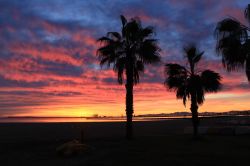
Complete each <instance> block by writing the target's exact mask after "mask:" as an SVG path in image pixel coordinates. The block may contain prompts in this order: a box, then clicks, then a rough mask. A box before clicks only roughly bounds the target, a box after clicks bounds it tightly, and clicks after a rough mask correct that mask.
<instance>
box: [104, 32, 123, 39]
mask: <svg viewBox="0 0 250 166" xmlns="http://www.w3.org/2000/svg"><path fill="white" fill-rule="evenodd" d="M107 36H108V37H110V38H111V39H113V40H114V41H120V40H121V39H122V36H121V35H120V33H118V32H108V33H107Z"/></svg>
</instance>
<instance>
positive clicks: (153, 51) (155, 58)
mask: <svg viewBox="0 0 250 166" xmlns="http://www.w3.org/2000/svg"><path fill="white" fill-rule="evenodd" d="M160 51H161V49H160V48H159V46H158V43H157V40H155V39H146V40H144V41H143V42H142V43H141V45H140V47H139V49H138V51H137V53H138V56H139V58H140V60H141V61H142V62H144V63H145V64H151V63H156V62H160V61H161V58H160Z"/></svg>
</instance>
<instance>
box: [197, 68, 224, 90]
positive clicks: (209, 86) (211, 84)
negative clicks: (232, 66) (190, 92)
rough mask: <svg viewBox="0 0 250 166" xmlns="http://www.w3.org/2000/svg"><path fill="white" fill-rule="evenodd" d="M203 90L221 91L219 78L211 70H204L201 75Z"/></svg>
mask: <svg viewBox="0 0 250 166" xmlns="http://www.w3.org/2000/svg"><path fill="white" fill-rule="evenodd" d="M201 80H202V85H203V89H204V90H205V91H206V92H217V91H219V90H220V89H221V83H220V81H221V76H220V75H219V74H218V73H216V72H214V71H211V70H204V71H203V72H202V73H201Z"/></svg>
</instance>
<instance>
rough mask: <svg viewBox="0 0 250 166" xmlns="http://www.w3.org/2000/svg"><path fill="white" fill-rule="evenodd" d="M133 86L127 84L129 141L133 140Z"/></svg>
mask: <svg viewBox="0 0 250 166" xmlns="http://www.w3.org/2000/svg"><path fill="white" fill-rule="evenodd" d="M133 112H134V109H133V84H132V85H131V84H130V83H127V84H126V115H127V124H126V138H127V139H128V140H130V139H132V138H133V123H132V120H133Z"/></svg>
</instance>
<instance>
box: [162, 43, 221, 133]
mask: <svg viewBox="0 0 250 166" xmlns="http://www.w3.org/2000/svg"><path fill="white" fill-rule="evenodd" d="M184 53H185V58H187V60H188V64H189V67H187V68H186V67H184V66H181V65H179V64H166V65H165V75H166V80H165V82H164V84H165V86H166V87H167V88H168V89H169V90H173V91H176V97H177V99H182V100H183V104H184V106H186V101H187V99H189V100H191V107H190V110H191V112H192V122H193V134H194V137H197V136H198V126H199V116H198V106H199V105H201V104H202V103H203V102H204V100H205V97H204V95H205V93H206V92H217V91H218V90H219V89H220V87H221V83H220V80H221V76H220V75H219V74H218V73H215V72H214V71H211V70H204V71H200V70H197V64H198V62H199V61H200V59H201V57H202V55H203V54H204V52H199V51H198V50H197V48H196V47H195V46H193V45H190V46H188V47H186V48H184Z"/></svg>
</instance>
